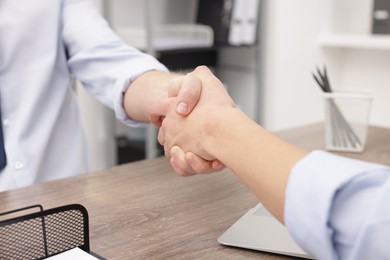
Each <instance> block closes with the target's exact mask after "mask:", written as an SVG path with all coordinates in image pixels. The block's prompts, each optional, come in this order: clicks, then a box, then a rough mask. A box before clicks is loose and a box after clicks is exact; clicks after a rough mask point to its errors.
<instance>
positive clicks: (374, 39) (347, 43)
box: [318, 34, 390, 50]
mask: <svg viewBox="0 0 390 260" xmlns="http://www.w3.org/2000/svg"><path fill="white" fill-rule="evenodd" d="M318 42H319V44H320V46H322V47H326V48H349V49H366V50H390V36H389V35H364V34H329V35H323V36H321V37H320V38H319V39H318Z"/></svg>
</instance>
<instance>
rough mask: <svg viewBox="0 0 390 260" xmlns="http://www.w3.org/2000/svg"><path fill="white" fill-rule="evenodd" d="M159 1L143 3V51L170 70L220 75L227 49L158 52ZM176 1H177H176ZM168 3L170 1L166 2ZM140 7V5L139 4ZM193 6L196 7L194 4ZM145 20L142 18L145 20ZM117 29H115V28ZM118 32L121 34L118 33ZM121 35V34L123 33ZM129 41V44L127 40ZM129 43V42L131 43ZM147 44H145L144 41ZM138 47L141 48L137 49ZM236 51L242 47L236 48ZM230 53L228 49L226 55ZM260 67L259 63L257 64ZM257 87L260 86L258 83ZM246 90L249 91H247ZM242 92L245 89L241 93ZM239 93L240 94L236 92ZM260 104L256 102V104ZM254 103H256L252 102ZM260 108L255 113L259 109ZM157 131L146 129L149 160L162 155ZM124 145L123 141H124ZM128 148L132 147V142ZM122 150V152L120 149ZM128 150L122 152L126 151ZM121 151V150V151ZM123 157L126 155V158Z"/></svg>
mask: <svg viewBox="0 0 390 260" xmlns="http://www.w3.org/2000/svg"><path fill="white" fill-rule="evenodd" d="M156 1H157V0H143V1H142V4H143V8H144V13H143V17H144V18H143V25H144V27H145V30H144V32H146V35H145V36H146V46H145V48H141V49H142V50H143V51H145V52H147V53H149V54H151V55H152V56H154V57H156V58H157V59H158V60H159V61H160V62H162V63H163V64H164V65H166V66H167V67H168V68H169V69H170V70H172V71H185V70H192V69H194V68H195V67H196V66H199V65H207V66H209V67H213V68H214V69H215V72H216V73H217V74H218V72H219V68H218V66H219V64H218V63H219V60H220V57H219V55H220V53H221V50H222V49H225V48H224V47H223V46H215V45H212V46H209V47H193V48H189V47H185V48H178V49H158V48H156V45H155V44H154V42H153V41H154V37H155V35H154V34H155V32H156V30H155V29H156V27H155V26H156V21H154V19H156V18H155V17H156V13H153V12H152V10H154V9H153V8H156V6H155V4H156ZM173 1H174V0H173ZM103 2H104V9H105V10H106V18H107V20H108V21H110V14H109V13H110V9H111V7H110V4H112V3H113V2H111V1H110V0H103ZM166 2H168V0H166ZM158 3H159V7H161V6H160V5H161V2H158ZM138 4H139V3H138ZM189 6H194V5H193V4H192V5H191V4H190V5H189ZM138 7H140V6H139V5H138ZM141 20H142V19H141ZM114 29H115V28H114ZM117 32H118V31H117ZM144 32H141V34H143V33H144ZM119 36H121V35H120V33H119ZM125 42H126V41H125ZM141 42H142V41H141ZM128 43H129V42H128ZM143 43H145V41H143ZM135 47H137V46H135ZM234 48H237V49H238V48H241V46H239V47H234ZM225 51H226V50H224V52H225ZM257 54H258V52H257V51H256V52H255V54H254V55H252V57H253V56H256V59H257V57H258V56H257ZM255 63H256V65H255V66H257V64H258V62H255ZM251 73H252V72H251ZM253 75H254V77H255V78H256V79H255V81H259V73H256V72H253ZM256 85H257V86H258V85H259V84H256ZM243 89H245V88H243ZM241 91H242V90H241ZM235 92H236V93H237V92H239V91H235ZM248 96H249V97H250V98H257V97H258V96H259V92H258V91H255V93H252V94H251V95H248ZM254 102H256V101H254ZM250 103H252V101H251V102H250ZM257 108H258V107H257V106H256V108H255V110H257ZM251 114H253V115H255V116H253V117H254V119H257V111H253V113H251ZM156 137H157V129H156V128H155V127H154V126H152V125H151V126H148V127H147V128H146V133H145V138H144V139H145V140H144V141H145V157H146V158H154V157H156V156H159V155H162V150H161V147H159V145H158V143H157V138H156ZM122 143H124V142H123V140H122ZM127 145H132V144H131V142H130V143H128V144H127ZM139 147H140V142H139V139H138V140H135V141H134V148H135V149H136V150H137V151H139ZM119 150H120V149H119ZM123 150H124V149H122V151H123ZM118 152H119V151H118ZM122 158H123V156H122Z"/></svg>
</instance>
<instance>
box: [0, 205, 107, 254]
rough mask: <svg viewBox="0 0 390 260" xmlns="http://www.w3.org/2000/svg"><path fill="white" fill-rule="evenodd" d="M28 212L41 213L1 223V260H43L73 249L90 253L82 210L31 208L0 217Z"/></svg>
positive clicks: (74, 206) (70, 207) (85, 212)
mask: <svg viewBox="0 0 390 260" xmlns="http://www.w3.org/2000/svg"><path fill="white" fill-rule="evenodd" d="M31 208H39V209H40V211H39V212H34V213H30V214H26V215H22V216H18V217H14V218H9V219H5V220H2V221H0V259H2V260H8V259H10V260H11V259H12V260H13V259H45V258H48V257H50V256H54V255H57V254H59V253H62V252H65V251H67V250H70V249H73V248H76V247H78V248H80V249H82V250H84V251H86V252H88V253H91V252H90V248H89V220H88V212H87V210H86V208H85V207H84V206H82V205H80V204H71V205H65V206H61V207H57V208H52V209H47V210H43V208H42V206H40V205H33V206H29V207H25V208H21V209H17V210H13V211H8V212H4V213H1V214H0V216H4V215H9V214H15V213H17V212H20V211H23V210H31ZM94 255H95V254H94ZM100 259H104V258H100Z"/></svg>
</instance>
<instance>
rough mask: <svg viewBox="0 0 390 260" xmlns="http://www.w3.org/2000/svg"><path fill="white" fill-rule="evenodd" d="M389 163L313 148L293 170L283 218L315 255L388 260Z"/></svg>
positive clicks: (290, 229) (389, 238) (389, 231)
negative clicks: (338, 154)
mask: <svg viewBox="0 0 390 260" xmlns="http://www.w3.org/2000/svg"><path fill="white" fill-rule="evenodd" d="M389 200H390V168H389V167H386V166H384V165H379V164H373V163H368V162H363V161H358V160H353V159H349V158H345V157H341V156H336V155H333V154H330V153H327V152H323V151H314V152H312V153H310V154H309V155H308V156H306V157H305V158H303V159H302V160H301V161H299V162H298V163H297V164H296V165H295V166H294V168H293V169H292V172H291V175H290V178H289V181H288V185H287V191H286V203H285V223H286V226H287V228H288V230H289V231H290V233H291V235H292V236H293V237H294V239H295V240H296V241H297V243H298V244H299V245H300V246H301V247H302V248H303V249H304V250H306V251H307V252H308V253H309V254H311V255H312V256H314V257H316V258H317V259H388V257H389V255H388V241H390V203H389Z"/></svg>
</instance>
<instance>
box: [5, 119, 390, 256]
mask: <svg viewBox="0 0 390 260" xmlns="http://www.w3.org/2000/svg"><path fill="white" fill-rule="evenodd" d="M280 136H282V137H283V138H285V139H286V140H289V141H291V142H293V143H295V144H298V145H299V146H301V147H303V148H306V149H321V148H323V132H322V126H321V125H319V124H316V125H311V126H308V127H302V128H298V129H293V130H289V131H285V132H282V133H280ZM346 155H348V156H352V157H355V158H360V159H368V160H371V161H376V162H382V163H385V164H390V129H383V128H377V127H373V128H371V129H370V131H369V137H368V144H367V149H366V151H365V153H363V154H346ZM257 202H258V201H257V199H256V198H255V196H254V195H253V194H252V193H250V192H249V191H248V190H247V188H246V187H245V186H244V185H243V184H241V183H240V182H239V181H238V179H237V178H236V177H235V176H234V174H232V173H231V172H230V171H229V170H224V171H223V172H220V173H217V174H210V175H203V176H194V177H187V178H184V177H178V176H176V175H175V174H174V173H173V171H172V169H171V167H170V165H169V163H168V161H167V160H166V159H165V158H158V159H152V160H145V161H140V162H135V163H131V164H126V165H122V166H118V167H114V168H111V169H108V170H105V171H100V172H94V173H89V174H85V175H82V176H78V177H73V178H68V179H63V180H58V181H53V182H48V183H43V184H38V185H33V186H30V187H27V188H23V189H17V190H12V191H8V192H2V193H0V212H3V211H7V210H10V209H15V208H19V207H23V206H27V205H31V204H36V203H39V204H42V205H43V206H44V208H51V207H56V206H60V205H64V204H69V203H80V204H82V205H84V206H85V207H86V208H87V209H88V212H89V217H90V231H91V236H90V237H91V250H92V251H94V252H96V253H97V254H99V255H101V256H103V257H106V258H108V259H291V258H288V257H284V256H280V255H273V254H267V253H262V252H256V251H251V250H245V249H238V248H230V247H225V246H221V245H219V244H218V242H217V238H218V237H219V236H220V235H221V234H222V233H223V232H224V231H225V230H226V229H227V228H228V227H229V226H230V225H232V224H233V223H234V222H235V221H236V220H237V219H238V218H239V217H240V216H241V215H243V214H244V213H245V212H246V211H247V210H248V209H249V208H251V207H253V206H255V205H256V204H257Z"/></svg>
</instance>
